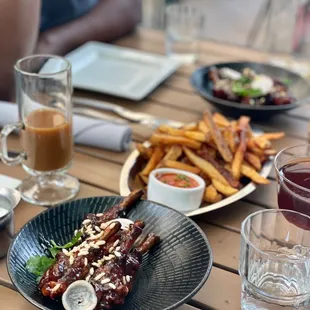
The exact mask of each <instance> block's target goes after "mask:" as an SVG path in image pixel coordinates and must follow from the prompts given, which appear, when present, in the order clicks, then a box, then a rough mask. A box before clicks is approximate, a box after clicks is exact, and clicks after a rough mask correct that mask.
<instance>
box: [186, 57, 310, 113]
mask: <svg viewBox="0 0 310 310" xmlns="http://www.w3.org/2000/svg"><path fill="white" fill-rule="evenodd" d="M240 64H242V65H247V64H248V65H258V66H265V67H271V68H275V69H281V70H283V71H286V72H288V73H290V74H293V75H295V77H296V78H297V77H298V78H300V79H302V80H303V81H304V82H305V83H307V84H308V86H309V87H310V82H309V81H308V80H307V79H305V78H304V77H302V76H301V75H299V74H297V73H296V72H293V71H291V70H288V69H286V68H282V67H278V66H274V65H272V64H267V63H264V62H250V61H236V62H219V63H216V64H211V65H209V66H202V67H200V68H198V69H196V70H195V71H194V72H193V73H192V75H191V78H190V82H191V85H192V86H193V88H194V89H195V90H196V91H197V92H198V93H199V94H200V95H202V96H203V97H205V98H206V99H207V100H209V101H210V102H213V103H216V104H219V105H223V106H226V107H229V108H235V109H237V110H241V111H242V110H248V111H266V112H267V111H287V110H291V109H294V108H297V107H298V106H300V105H302V104H304V103H305V102H307V101H309V100H310V96H308V97H306V98H304V99H301V100H297V101H295V102H293V103H290V104H283V105H269V106H267V105H266V106H251V105H242V104H240V103H238V102H234V101H229V100H224V99H220V98H217V97H214V96H211V95H210V94H209V93H208V92H207V91H205V90H204V89H203V88H200V87H199V86H198V85H197V83H196V75H197V74H198V73H200V72H204V71H208V70H209V69H210V68H211V67H217V66H230V65H240Z"/></svg>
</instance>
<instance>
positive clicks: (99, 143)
mask: <svg viewBox="0 0 310 310" xmlns="http://www.w3.org/2000/svg"><path fill="white" fill-rule="evenodd" d="M17 122H18V108H17V104H12V103H7V102H3V101H0V127H3V126H5V125H7V124H13V123H17ZM73 134H74V141H75V143H76V144H82V145H86V146H93V147H97V148H102V149H107V150H111V151H115V152H125V151H127V150H128V149H129V145H130V142H131V134H132V132H131V128H130V127H129V126H126V125H120V124H115V123H112V122H111V123H110V122H107V121H102V120H98V119H92V118H88V117H85V116H79V115H74V116H73Z"/></svg>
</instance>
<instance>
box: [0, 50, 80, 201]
mask: <svg viewBox="0 0 310 310" xmlns="http://www.w3.org/2000/svg"><path fill="white" fill-rule="evenodd" d="M15 83H16V102H17V104H18V112H19V122H18V123H16V124H10V125H7V126H5V127H4V128H3V130H2V132H1V142H2V161H3V162H4V163H5V164H7V165H17V164H21V165H22V167H23V168H24V170H25V171H26V172H27V173H28V174H29V175H30V177H29V178H27V179H26V180H24V181H23V182H22V184H21V185H20V187H19V190H20V192H21V195H22V197H23V199H24V200H26V201H28V202H30V203H34V204H37V205H54V204H58V203H61V202H64V201H67V200H69V199H71V198H73V197H74V196H75V195H76V194H77V193H78V191H79V181H78V180H77V179H76V178H74V177H72V176H70V175H68V174H66V172H67V170H68V168H69V166H70V165H71V162H72V158H73V135H72V100H71V96H72V84H71V65H70V63H69V62H68V61H67V60H66V59H64V58H62V57H57V56H50V55H34V56H29V57H26V58H23V59H20V60H19V61H17V63H16V65H15ZM13 131H19V133H20V142H21V149H22V151H21V153H20V154H19V155H18V156H17V157H14V158H12V157H10V156H9V152H8V147H7V138H8V136H9V135H10V134H11V133H12V132H13Z"/></svg>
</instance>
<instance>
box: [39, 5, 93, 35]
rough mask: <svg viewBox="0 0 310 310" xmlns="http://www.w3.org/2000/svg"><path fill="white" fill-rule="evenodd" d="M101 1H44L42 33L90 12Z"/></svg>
mask: <svg viewBox="0 0 310 310" xmlns="http://www.w3.org/2000/svg"><path fill="white" fill-rule="evenodd" d="M98 2H99V0H43V1H42V10H41V26H40V31H45V30H47V29H49V28H53V27H56V26H59V25H62V24H65V23H67V22H69V21H71V20H73V19H75V18H78V17H80V16H82V15H84V14H86V13H87V12H88V11H90V10H91V9H92V8H93V7H94V6H95V5H96V4H97V3H98Z"/></svg>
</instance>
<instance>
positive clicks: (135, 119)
mask: <svg viewBox="0 0 310 310" xmlns="http://www.w3.org/2000/svg"><path fill="white" fill-rule="evenodd" d="M73 104H74V105H84V106H87V107H90V108H96V109H100V110H104V111H108V112H113V113H115V114H116V115H118V116H120V117H122V118H124V119H126V120H128V121H130V122H132V123H138V124H142V125H146V126H149V127H154V128H156V127H158V126H160V125H162V124H166V125H169V126H172V127H176V128H179V127H182V126H183V125H184V124H183V123H181V122H177V121H173V120H169V119H162V118H156V117H155V116H153V115H150V114H147V113H141V112H133V111H130V110H129V109H126V108H123V107H121V106H118V105H116V104H113V103H110V102H106V101H100V100H95V99H87V98H81V97H73Z"/></svg>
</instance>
